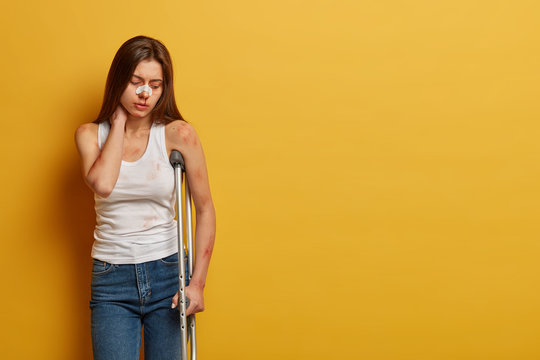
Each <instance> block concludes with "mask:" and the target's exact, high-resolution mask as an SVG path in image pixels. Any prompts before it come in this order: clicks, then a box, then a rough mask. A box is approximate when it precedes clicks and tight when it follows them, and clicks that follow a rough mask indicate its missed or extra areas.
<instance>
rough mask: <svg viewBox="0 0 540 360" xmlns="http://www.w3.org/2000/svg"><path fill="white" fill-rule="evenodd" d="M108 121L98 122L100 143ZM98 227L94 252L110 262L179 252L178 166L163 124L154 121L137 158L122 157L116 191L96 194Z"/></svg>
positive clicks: (132, 262)
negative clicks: (175, 167) (171, 158)
mask: <svg viewBox="0 0 540 360" xmlns="http://www.w3.org/2000/svg"><path fill="white" fill-rule="evenodd" d="M109 130H110V124H109V122H103V123H100V124H99V127H98V145H99V148H100V149H101V148H102V147H103V145H104V144H105V140H106V139H107V136H108V135H109ZM94 200H95V209H96V228H95V230H94V245H93V247H92V257H93V258H95V259H98V260H101V261H106V262H109V263H112V264H137V263H141V262H146V261H153V260H157V259H160V258H163V257H166V256H169V255H172V254H174V253H175V252H177V248H178V244H177V240H176V220H174V214H175V212H174V170H173V168H172V166H171V165H170V163H169V159H168V156H167V148H166V146H165V126H164V125H163V124H152V127H151V128H150V136H149V138H148V145H147V146H146V150H145V152H144V154H143V155H142V156H141V158H139V159H138V160H137V161H133V162H127V161H123V160H122V165H121V166H120V174H119V175H118V180H117V181H116V185H115V186H114V189H113V191H112V193H111V194H110V195H109V196H108V197H107V198H103V197H101V196H99V195H97V194H95V195H94Z"/></svg>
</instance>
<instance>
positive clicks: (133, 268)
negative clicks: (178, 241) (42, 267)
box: [90, 253, 187, 360]
mask: <svg viewBox="0 0 540 360" xmlns="http://www.w3.org/2000/svg"><path fill="white" fill-rule="evenodd" d="M93 262H94V263H93V268H92V285H91V290H92V297H91V300H90V310H91V333H92V349H93V352H94V359H95V360H113V359H114V360H138V359H139V352H140V347H141V329H142V326H143V324H144V354H145V359H146V360H158V359H164V360H173V359H180V358H181V354H180V313H179V311H178V307H177V308H175V309H171V302H172V298H173V296H174V295H175V294H176V292H177V291H178V253H176V254H173V255H170V256H167V257H165V258H163V259H159V260H155V261H149V262H145V263H141V264H122V265H115V264H109V263H106V262H103V261H99V260H96V259H94V260H93ZM186 264H187V261H186ZM186 283H187V279H186ZM186 285H187V284H186Z"/></svg>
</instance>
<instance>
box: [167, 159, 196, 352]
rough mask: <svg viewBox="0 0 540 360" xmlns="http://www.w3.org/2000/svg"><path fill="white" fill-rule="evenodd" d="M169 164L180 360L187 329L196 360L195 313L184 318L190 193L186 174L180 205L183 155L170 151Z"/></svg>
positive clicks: (190, 249)
mask: <svg viewBox="0 0 540 360" xmlns="http://www.w3.org/2000/svg"><path fill="white" fill-rule="evenodd" d="M169 160H170V162H171V165H172V166H173V168H174V182H175V188H176V218H177V221H176V223H177V233H178V267H179V269H178V287H179V297H178V305H179V306H178V310H179V311H180V336H181V347H182V348H181V352H182V360H187V343H188V329H189V340H190V345H191V360H197V340H196V334H195V314H192V315H190V316H188V317H187V319H186V308H187V305H188V302H189V299H186V293H185V285H186V280H185V279H186V277H187V279H188V280H191V275H192V274H193V222H192V218H191V193H190V191H189V184H188V181H187V176H186V177H185V179H184V185H185V196H184V199H185V202H184V206H182V176H183V175H184V173H185V172H186V166H185V163H184V157H183V156H182V154H181V153H180V152H179V151H177V150H173V151H171V155H170V157H169ZM183 207H185V210H186V235H187V241H186V242H187V255H188V269H187V271H188V273H187V274H186V264H185V260H184V256H183V255H184V254H183V253H184V251H185V247H184V220H183V219H184V216H183V215H184V214H183Z"/></svg>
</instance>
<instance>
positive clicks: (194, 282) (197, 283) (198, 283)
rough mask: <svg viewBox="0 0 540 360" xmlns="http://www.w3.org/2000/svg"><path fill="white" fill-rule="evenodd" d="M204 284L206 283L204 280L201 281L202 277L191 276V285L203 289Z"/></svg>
mask: <svg viewBox="0 0 540 360" xmlns="http://www.w3.org/2000/svg"><path fill="white" fill-rule="evenodd" d="M204 285H205V283H204V281H201V280H200V279H195V278H191V280H189V286H193V287H196V288H199V289H201V290H203V289H204Z"/></svg>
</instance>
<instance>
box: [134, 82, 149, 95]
mask: <svg viewBox="0 0 540 360" xmlns="http://www.w3.org/2000/svg"><path fill="white" fill-rule="evenodd" d="M143 91H146V92H147V93H148V96H152V88H151V87H150V86H148V85H146V84H144V85H142V86H139V87H138V88H137V90H135V93H136V94H137V95H139V94H140V93H142V92H143Z"/></svg>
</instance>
